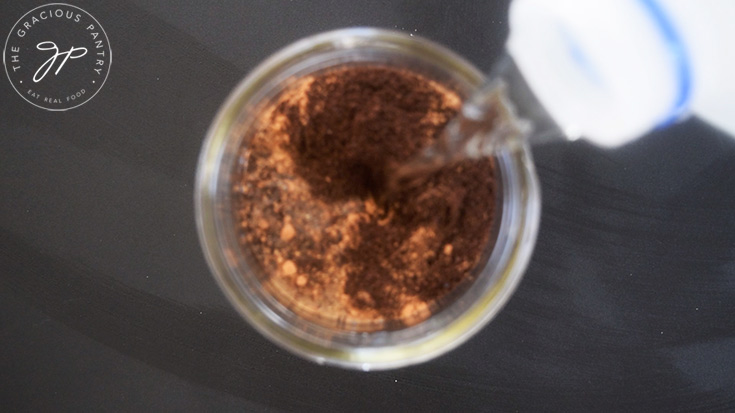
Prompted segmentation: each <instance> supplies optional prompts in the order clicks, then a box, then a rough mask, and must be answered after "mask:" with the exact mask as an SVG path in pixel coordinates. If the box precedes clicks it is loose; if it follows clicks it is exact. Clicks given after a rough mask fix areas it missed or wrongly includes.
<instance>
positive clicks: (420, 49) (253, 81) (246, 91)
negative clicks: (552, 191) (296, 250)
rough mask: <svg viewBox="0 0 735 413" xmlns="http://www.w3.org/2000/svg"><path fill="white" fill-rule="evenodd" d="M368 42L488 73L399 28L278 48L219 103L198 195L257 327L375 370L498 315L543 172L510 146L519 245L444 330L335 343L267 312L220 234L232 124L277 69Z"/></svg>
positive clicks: (204, 239)
mask: <svg viewBox="0 0 735 413" xmlns="http://www.w3.org/2000/svg"><path fill="white" fill-rule="evenodd" d="M367 46H370V47H386V48H393V49H398V50H400V51H401V52H406V53H414V54H417V55H418V56H420V57H421V58H422V59H424V60H426V61H427V62H431V63H435V64H437V65H441V66H444V67H443V68H442V69H443V70H447V71H452V72H453V73H454V72H456V74H457V75H458V76H460V77H462V78H464V79H466V80H468V81H470V82H474V83H476V84H477V85H479V84H480V83H481V82H482V80H483V75H482V74H481V73H480V72H479V71H478V70H477V69H476V68H475V67H474V66H473V65H472V64H470V63H469V62H468V61H466V60H465V59H463V58H462V57H460V56H458V55H456V54H455V53H454V52H452V51H450V50H448V49H446V48H445V47H443V46H441V45H438V44H436V43H434V42H431V41H429V40H426V39H423V38H421V37H418V36H409V35H406V34H404V33H400V32H396V31H391V30H384V29H375V28H349V29H342V30H335V31H330V32H325V33H320V34H317V35H314V36H310V37H307V38H304V39H302V40H299V41H297V42H295V43H293V44H291V45H290V46H287V47H285V48H283V49H281V50H280V51H278V52H276V53H275V54H274V55H272V56H271V57H270V58H268V59H266V60H265V61H264V62H263V63H261V64H260V65H259V66H258V67H256V68H255V69H254V70H253V71H252V72H251V73H250V74H249V75H248V76H246V77H245V79H243V80H242V81H241V82H240V83H239V85H238V86H237V87H236V88H235V89H234V91H233V92H232V93H231V94H230V96H229V97H228V98H227V100H226V101H225V103H224V104H223V105H222V107H221V108H220V109H219V111H218V113H217V115H216V116H215V119H214V121H213V123H212V125H211V126H210V128H209V130H208V132H207V136H206V138H205V141H204V143H203V146H202V150H201V153H200V157H199V163H198V168H197V176H196V185H195V192H194V201H195V212H196V220H197V230H198V234H199V240H200V243H201V246H202V249H203V251H204V254H205V257H206V259H207V262H208V264H209V267H210V270H211V272H212V275H213V276H214V278H215V279H216V280H217V282H218V284H219V285H220V288H221V289H222V290H223V292H224V293H225V295H226V296H227V298H228V299H229V301H230V302H231V303H232V305H233V306H234V307H235V308H236V309H237V310H238V311H239V312H240V314H241V315H242V316H243V317H244V318H245V319H246V320H247V321H248V322H249V323H250V324H251V325H252V326H253V327H255V328H256V329H257V330H258V331H259V332H260V333H261V334H263V335H265V336H266V337H268V338H269V339H270V340H271V341H273V342H275V343H276V344H278V345H280V346H282V347H284V348H286V349H287V350H289V351H292V352H294V353H297V354H299V355H301V356H303V357H305V358H307V359H310V360H312V361H316V362H317V363H320V364H324V363H326V364H331V365H337V366H341V367H348V368H357V369H362V370H374V369H389V368H397V367H402V366H406V365H411V364H417V363H420V362H423V361H426V360H429V359H432V358H434V357H437V356H439V355H441V354H444V353H445V352H447V351H449V350H451V349H453V348H455V347H457V346H458V345H460V344H461V343H463V342H465V341H466V340H467V339H468V338H469V337H471V336H472V335H474V334H475V333H476V332H477V331H478V330H479V329H480V328H481V327H483V326H484V325H485V324H487V322H489V321H490V320H491V319H492V318H493V317H494V316H495V314H497V312H498V311H499V310H500V309H501V308H502V306H503V305H504V304H505V302H506V301H507V300H508V298H509V297H510V295H511V294H512V292H513V291H514V290H515V288H516V287H517V285H518V283H519V281H520V279H521V277H522V274H523V272H524V271H525V267H526V265H527V264H528V261H529V260H530V255H531V252H532V250H533V245H534V243H535V239H536V234H537V232H538V224H539V217H540V195H539V189H538V179H537V178H536V174H535V170H534V167H533V162H532V160H531V155H530V151H529V150H528V148H526V147H522V148H520V150H519V151H515V152H511V151H506V152H505V154H504V157H505V158H504V162H506V163H508V165H510V166H508V167H509V168H513V171H512V172H513V175H514V176H509V177H507V178H513V179H515V180H516V181H518V182H509V183H508V184H509V185H510V184H513V185H515V186H516V187H517V188H518V189H519V190H520V193H517V194H515V195H514V196H517V197H518V199H519V200H521V202H523V204H522V205H521V207H522V211H520V212H518V211H516V212H517V213H515V216H513V217H510V218H509V215H508V214H505V213H503V215H504V216H503V217H502V218H503V219H511V218H512V219H515V220H516V221H517V220H520V221H517V222H515V225H516V226H517V229H518V230H519V231H520V232H519V233H518V234H517V236H515V237H514V240H513V243H512V244H513V245H510V246H509V251H508V253H507V254H505V255H504V257H503V258H504V259H505V261H506V262H507V263H506V265H504V267H503V271H502V273H501V274H500V275H499V276H498V278H497V280H496V282H495V283H494V285H493V286H492V288H490V289H489V290H488V291H486V292H485V293H484V294H483V295H482V296H481V297H480V299H479V300H477V302H475V303H473V304H472V306H471V307H470V308H469V309H467V310H466V311H464V312H463V313H462V314H460V315H459V316H458V317H457V318H456V319H455V320H453V321H452V322H450V323H448V324H447V325H446V326H445V328H443V329H442V330H441V331H437V332H434V333H432V334H431V335H429V336H426V337H422V338H421V339H420V340H413V341H411V342H405V343H397V344H395V343H394V344H392V345H390V346H370V347H330V346H326V345H322V344H320V343H318V342H316V341H314V340H312V339H310V338H309V337H305V336H304V335H302V334H297V333H295V332H293V331H290V330H289V329H288V328H287V326H285V325H283V323H282V322H279V321H278V320H277V319H275V318H274V317H273V315H272V314H266V313H264V312H263V308H261V307H259V306H258V305H257V304H256V303H254V302H252V301H251V300H250V299H249V298H248V297H247V296H246V294H244V293H243V291H242V289H243V285H242V284H241V283H240V282H239V281H238V279H237V277H234V276H233V274H232V272H231V271H232V267H233V262H232V261H233V258H232V257H230V256H228V254H227V251H225V248H224V246H223V245H222V244H221V242H220V238H219V235H218V233H219V231H220V229H219V228H218V218H217V214H218V211H217V200H218V193H219V192H218V182H219V173H220V172H221V169H222V168H221V164H220V162H221V159H222V156H223V154H224V152H225V150H226V147H227V144H228V141H229V139H230V136H231V133H230V130H231V128H232V127H233V125H234V124H235V123H236V122H237V119H238V116H239V115H240V112H241V110H242V108H243V107H244V106H245V105H246V104H248V102H250V100H251V99H252V98H253V96H254V93H256V92H257V91H258V90H259V89H260V88H263V87H264V86H265V85H266V84H267V82H268V81H269V79H270V78H272V77H273V75H274V74H275V73H278V72H279V71H282V70H284V68H286V67H288V66H289V65H290V64H293V62H295V61H298V60H299V59H302V58H303V57H304V56H307V55H308V54H310V53H322V52H325V51H329V50H353V49H356V48H360V47H367ZM504 198H505V197H504ZM503 202H505V200H504V201H503ZM220 224H221V223H220ZM494 248H495V247H494Z"/></svg>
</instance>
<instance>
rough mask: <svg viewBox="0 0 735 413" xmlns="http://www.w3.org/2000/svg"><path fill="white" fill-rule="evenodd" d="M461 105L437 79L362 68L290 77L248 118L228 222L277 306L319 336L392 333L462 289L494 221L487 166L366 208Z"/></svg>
mask: <svg viewBox="0 0 735 413" xmlns="http://www.w3.org/2000/svg"><path fill="white" fill-rule="evenodd" d="M460 105H461V101H460V99H459V97H458V96H457V95H456V94H455V93H454V92H452V91H450V90H448V89H447V88H446V87H444V86H442V85H440V84H438V83H436V82H433V81H430V80H428V79H426V78H424V77H422V76H420V75H418V74H415V73H412V72H409V71H406V70H400V69H393V68H387V67H382V66H372V65H371V66H349V67H344V68H340V69H333V70H330V71H326V72H324V73H320V74H316V75H311V76H307V77H304V78H301V79H299V80H298V81H296V82H295V84H294V85H292V86H291V87H289V88H288V89H287V90H286V91H284V92H282V93H281V94H280V95H279V96H278V97H277V98H276V99H275V101H274V103H273V104H271V105H270V106H268V107H267V108H265V109H264V110H263V111H262V112H261V114H260V115H259V121H258V123H257V125H256V127H255V128H254V129H253V131H252V132H251V133H250V134H249V136H247V137H246V140H245V142H246V145H245V146H243V149H242V153H241V162H240V164H239V165H240V167H239V168H238V169H237V171H236V172H235V185H234V188H233V190H234V194H235V197H234V206H235V211H236V213H235V219H236V222H237V224H238V228H239V233H240V240H241V243H242V245H243V248H247V249H248V250H249V251H250V252H251V253H252V255H253V256H254V257H255V259H256V260H257V262H258V263H259V265H260V266H261V267H262V270H263V272H264V274H267V279H266V280H264V286H265V287H266V288H267V289H268V290H269V291H270V292H271V293H272V294H273V295H274V296H275V297H276V298H277V299H278V300H279V301H280V302H282V303H283V304H284V305H286V306H287V307H288V308H290V309H291V310H292V311H294V312H295V313H297V314H299V315H300V316H302V317H305V318H308V319H311V320H314V321H318V322H320V323H323V324H326V325H330V326H334V325H338V326H340V327H342V328H345V329H349V330H356V331H370V330H377V329H391V328H399V327H401V326H406V325H412V324H415V323H417V322H420V321H422V320H424V319H426V318H428V317H429V316H430V315H431V313H432V311H436V310H437V307H438V306H437V304H436V303H437V300H440V299H441V298H443V297H445V296H446V295H447V294H448V293H450V292H451V291H453V290H454V289H455V288H456V287H457V286H459V285H461V284H463V283H465V282H470V281H471V279H472V278H473V275H472V270H473V269H474V268H475V267H476V265H477V264H478V262H479V261H480V259H481V258H482V256H483V252H484V251H485V249H486V247H487V244H488V241H489V240H488V238H489V235H490V233H491V226H492V223H493V208H494V206H495V175H494V165H493V162H492V160H490V159H481V160H464V161H460V162H457V163H455V164H452V165H449V166H447V167H445V168H443V169H441V170H439V171H438V172H436V173H433V174H432V175H431V176H428V177H426V179H424V180H423V181H422V182H421V184H420V185H418V186H413V187H409V188H405V190H404V191H403V192H400V193H397V194H393V195H392V196H391V197H390V201H389V202H386V203H382V202H376V199H382V198H381V195H382V191H383V189H384V188H383V186H384V182H385V179H386V175H387V173H388V171H390V170H392V168H395V167H396V166H397V165H400V164H401V163H404V162H406V161H407V160H408V159H410V158H411V157H412V156H413V155H415V154H416V153H417V152H418V151H419V150H420V149H421V148H423V147H425V146H427V145H429V144H430V143H431V142H433V141H434V140H436V139H437V137H438V134H439V133H440V131H441V130H442V128H443V127H444V125H445V124H446V123H447V122H448V121H449V119H451V118H452V117H453V116H454V115H455V114H456V113H457V111H458V109H459V107H460Z"/></svg>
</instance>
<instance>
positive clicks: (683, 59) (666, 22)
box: [638, 0, 692, 127]
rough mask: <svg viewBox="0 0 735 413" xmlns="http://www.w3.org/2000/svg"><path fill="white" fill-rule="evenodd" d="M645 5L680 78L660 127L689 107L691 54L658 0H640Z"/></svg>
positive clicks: (671, 121)
mask: <svg viewBox="0 0 735 413" xmlns="http://www.w3.org/2000/svg"><path fill="white" fill-rule="evenodd" d="M638 2H639V3H640V4H641V5H643V6H644V8H645V9H646V11H648V14H649V15H650V16H651V18H652V19H653V21H654V22H655V23H656V25H657V26H658V27H659V29H660V31H661V34H662V35H663V37H664V41H665V42H666V47H667V48H668V49H669V51H670V52H671V57H672V58H673V60H674V62H673V63H674V65H675V66H676V73H677V77H678V78H679V79H678V81H679V90H678V93H677V96H676V99H675V100H674V104H673V105H672V107H671V110H670V111H669V113H668V114H667V115H666V116H664V118H663V120H662V121H661V123H660V124H659V127H662V126H666V125H669V124H671V123H673V122H674V121H676V120H677V119H678V118H679V117H680V116H681V115H682V114H683V113H684V112H685V111H686V109H687V106H688V104H689V100H690V99H691V96H692V74H691V67H690V64H689V56H688V55H687V51H686V47H685V46H684V42H683V41H682V39H681V37H680V36H679V33H678V32H677V30H676V28H675V27H674V24H673V23H672V22H671V20H670V19H669V17H668V16H667V15H666V12H665V11H664V10H663V9H662V8H661V5H660V4H659V3H658V1H656V0H638Z"/></svg>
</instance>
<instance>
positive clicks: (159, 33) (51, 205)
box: [0, 0, 735, 411]
mask: <svg viewBox="0 0 735 413" xmlns="http://www.w3.org/2000/svg"><path fill="white" fill-rule="evenodd" d="M483 3H490V2H443V1H419V0H415V1H404V2H366V3H362V5H360V6H358V5H354V4H351V3H349V4H348V2H340V1H310V2H306V1H293V2H291V1H289V2H287V1H267V2H266V1H248V2H238V1H230V2H216V4H210V3H207V2H199V1H185V2H184V1H172V0H166V1H156V2H143V1H140V2H138V1H123V2H114V3H113V2H107V3H104V4H102V3H97V2H92V1H79V2H75V3H74V4H75V5H77V6H80V7H82V8H84V9H85V10H87V11H88V12H90V13H91V14H92V15H94V16H95V17H96V18H97V20H98V21H99V22H100V23H101V24H102V25H103V26H104V28H105V30H106V32H107V35H108V37H109V39H110V43H111V47H112V51H113V56H114V57H113V62H112V67H111V71H110V75H109V78H108V79H107V82H106V84H105V86H104V87H103V88H102V90H101V91H100V93H99V94H98V95H97V96H96V97H95V98H94V99H92V100H91V101H90V102H89V103H87V104H85V105H83V106H81V107H79V108H76V109H73V110H70V111H67V112H49V111H45V110H41V109H39V108H36V107H34V106H32V105H30V104H28V103H27V102H25V101H24V100H22V99H21V98H20V96H18V95H17V94H16V93H15V91H14V90H13V89H12V87H11V86H10V83H9V82H8V81H7V79H6V78H5V79H1V80H0V125H1V126H2V135H1V136H2V137H1V138H0V139H1V142H2V145H1V148H2V150H0V182H1V186H0V188H1V189H0V191H1V192H0V348H2V351H0V370H1V371H2V375H0V405H1V406H3V407H4V408H3V410H5V411H17V410H22V411H38V410H42V411H47V410H83V411H99V410H113V411H121V410H122V411H146V410H183V411H221V410H254V409H263V410H266V409H274V410H281V409H283V410H343V411H353V410H358V411H369V410H378V409H380V410H395V411H401V410H408V409H411V410H429V411H433V410H453V411H466V410H474V411H497V410H501V411H516V410H518V411H538V410H548V411H570V410H571V411H590V410H598V409H603V410H640V411H691V410H707V411H709V410H715V411H718V410H719V411H732V410H735V381H734V380H733V377H735V215H733V211H735V190H734V189H735V140H730V139H728V138H727V137H725V136H724V135H723V134H721V133H718V132H717V131H714V130H713V129H711V128H709V127H708V126H706V125H704V124H702V123H700V122H698V121H696V120H690V121H687V122H684V123H682V124H679V125H675V126H674V127H672V128H671V129H669V130H666V131H659V132H655V133H653V134H651V135H650V136H648V137H646V138H644V139H642V140H640V141H638V142H636V143H633V144H631V145H628V146H626V147H624V148H621V149H617V150H612V151H605V150H600V149H597V148H595V147H593V146H591V145H589V144H587V143H585V142H576V143H557V144H553V145H547V146H543V147H538V148H535V149H534V153H535V157H536V163H537V168H538V174H539V176H540V178H541V182H542V191H543V212H542V224H541V229H540V233H539V239H538V244H537V247H536V251H535V253H534V257H533V259H532V262H531V265H530V267H529V269H528V271H527V273H526V276H525V278H524V280H523V282H522V283H521V285H520V288H519V289H518V291H517V292H516V294H515V295H514V296H513V298H512V299H511V300H510V302H509V304H508V305H507V306H506V308H505V309H504V310H503V311H502V312H501V313H500V315H499V316H498V317H497V318H496V320H494V321H493V322H492V323H491V324H490V325H489V326H488V327H486V328H485V329H484V330H483V331H481V332H480V333H479V334H478V335H476V336H475V337H474V338H473V339H471V340H470V341H469V342H468V343H467V344H465V345H463V346H462V347H460V348H459V349H457V350H455V351H453V352H451V353H449V354H448V355H446V356H443V357H441V358H439V359H437V360H434V361H432V362H429V363H426V364H424V365H420V366H416V367H411V368H406V369H401V370H396V371H389V372H376V373H362V372H353V371H344V370H340V369H336V368H330V367H319V366H317V365H314V364H311V363H309V362H306V361H302V360H301V359H298V358H296V357H294V356H292V355H290V354H288V353H286V352H284V351H283V350H280V349H279V348H277V347H276V346H275V345H272V344H270V343H269V342H268V341H266V340H265V339H264V338H262V337H261V336H260V335H258V334H257V333H256V332H255V331H254V330H253V329H251V328H250V327H249V326H248V325H247V324H246V323H245V322H244V321H243V320H241V319H240V318H239V316H238V315H237V314H236V313H235V311H234V310H233V309H231V307H230V305H229V304H228V303H227V301H226V300H225V298H224V297H223V295H222V294H221V293H220V291H219V289H218V287H217V285H216V284H215V282H214V280H213V279H212V277H211V276H210V274H209V270H208V268H207V266H206V264H205V261H204V259H203V257H202V254H201V252H200V247H199V244H198V240H197V237H196V231H195V226H194V215H193V201H192V185H193V180H194V171H195V167H196V160H197V155H198V152H199V149H200V145H201V142H202V139H203V137H204V134H205V132H206V129H207V127H208V125H209V122H210V121H211V119H212V118H213V116H214V114H215V112H216V111H217V109H218V107H219V105H220V104H221V102H222V101H223V100H224V98H225V97H226V95H227V94H228V93H229V91H230V90H231V88H232V87H233V86H234V85H235V84H236V83H237V82H238V81H239V80H240V79H241V78H242V77H244V76H245V74H246V73H247V72H248V71H249V70H250V69H251V68H253V67H254V65H256V64H257V63H258V62H259V61H261V60H262V59H264V58H265V57H267V56H268V55H269V54H271V53H272V52H274V51H275V50H277V49H278V48H279V47H281V46H285V45H286V44H288V43H290V42H292V41H294V40H296V39H298V38H301V37H304V36H307V35H310V34H313V33H316V32H319V31H324V30H328V29H334V28H340V27H347V26H356V25H370V26H379V27H386V28H392V29H397V30H402V31H405V32H410V33H413V34H416V35H421V36H425V37H428V38H430V39H433V40H436V41H438V42H440V43H443V44H445V45H447V46H449V47H450V48H452V49H454V50H456V51H457V52H458V53H460V54H462V55H464V56H466V57H467V58H468V59H469V60H470V61H472V62H474V63H475V64H476V65H477V66H478V67H480V68H482V69H484V70H489V68H490V66H491V64H492V62H493V61H494V60H495V59H496V58H497V57H498V56H499V55H500V54H501V52H502V46H503V41H504V39H505V36H506V34H507V24H506V20H505V19H506V9H507V4H506V3H507V2H493V3H490V4H483ZM39 4H40V3H39V2H33V1H29V0H21V1H13V2H8V1H6V2H2V3H1V4H0V33H2V34H3V36H5V34H6V33H8V32H9V31H10V30H11V27H12V26H13V24H14V23H15V22H16V20H17V19H19V18H20V17H21V16H22V15H23V14H24V13H26V12H27V11H29V10H30V9H32V8H33V7H36V6H38V5H39Z"/></svg>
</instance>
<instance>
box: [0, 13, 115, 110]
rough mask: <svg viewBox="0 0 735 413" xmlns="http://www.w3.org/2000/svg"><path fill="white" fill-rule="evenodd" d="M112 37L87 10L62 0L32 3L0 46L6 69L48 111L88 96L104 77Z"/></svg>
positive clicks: (15, 83)
mask: <svg viewBox="0 0 735 413" xmlns="http://www.w3.org/2000/svg"><path fill="white" fill-rule="evenodd" d="M110 63H112V50H111V49H110V41H109V40H108V39H107V34H106V33H105V30H104V29H103V28H102V25H100V23H99V22H98V21H97V19H95V18H94V17H92V15H91V14H89V13H87V12H86V11H84V10H82V9H80V8H79V7H76V6H72V5H70V4H65V3H51V4H46V5H43V6H39V7H36V8H35V9H33V10H31V11H29V12H28V13H26V14H25V15H24V16H23V17H21V18H20V20H18V22H17V23H15V26H13V29H12V30H11V31H10V34H9V35H8V38H7V40H6V41H5V48H4V49H3V64H4V65H5V73H7V75H8V79H10V84H12V85H13V88H15V91H16V92H18V94H19V95H20V96H21V97H23V99H25V100H27V101H28V102H30V103H31V104H33V105H35V106H37V107H39V108H43V109H47V110H52V111H62V110H68V109H72V108H76V107H78V106H81V105H83V104H85V103H86V102H88V101H89V100H90V99H92V98H93V97H94V96H95V95H96V94H97V92H99V91H100V89H101V88H102V86H103V85H104V84H105V80H107V74H108V73H109V72H110Z"/></svg>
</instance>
